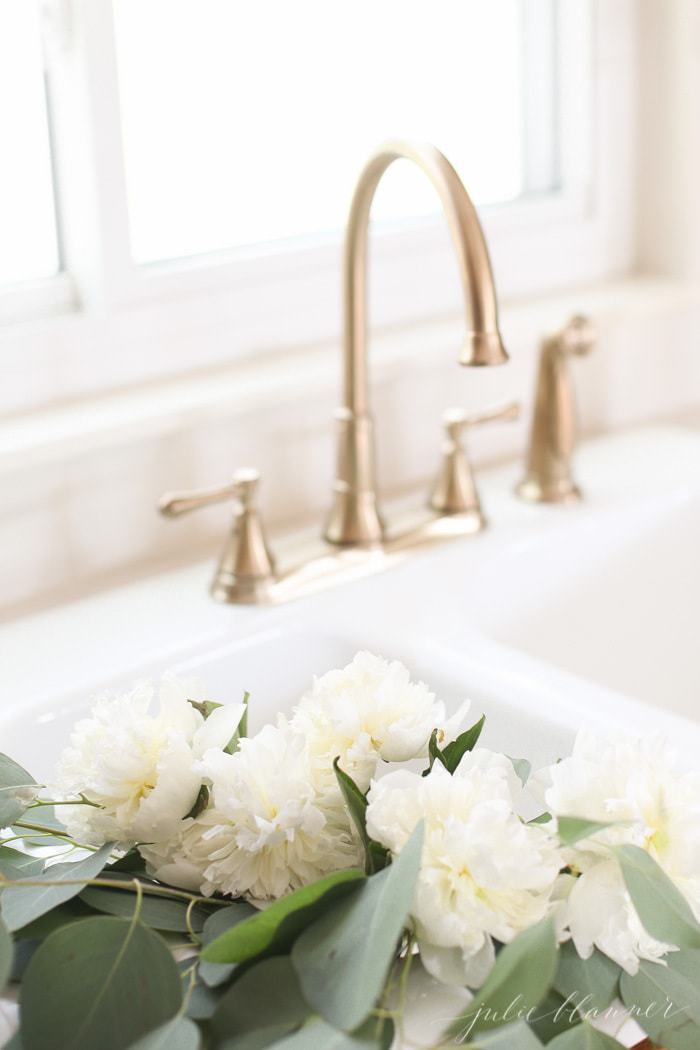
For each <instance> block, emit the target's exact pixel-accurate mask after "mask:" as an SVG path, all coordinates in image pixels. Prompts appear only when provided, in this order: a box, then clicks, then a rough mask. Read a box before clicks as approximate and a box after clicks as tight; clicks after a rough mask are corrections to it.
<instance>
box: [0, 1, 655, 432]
mask: <svg viewBox="0 0 700 1050" xmlns="http://www.w3.org/2000/svg"><path fill="white" fill-rule="evenodd" d="M38 7H39V0H0V151H1V159H2V163H1V164H0V321H4V322H5V323H3V324H2V325H1V326H0V355H1V356H2V358H3V362H5V363H6V362H8V361H9V362H10V365H9V367H7V368H6V370H5V376H4V378H5V379H6V380H7V381H5V382H4V383H3V384H0V415H1V414H2V413H7V412H10V411H12V412H16V411H20V410H21V411H27V412H28V411H32V410H36V409H39V408H41V407H43V406H45V405H47V404H49V403H54V402H57V401H61V400H67V399H69V398H75V397H81V398H89V397H91V396H94V395H97V394H98V393H104V392H106V391H111V390H114V389H115V388H124V387H128V386H135V385H137V384H139V383H142V382H145V381H149V382H152V381H154V380H158V379H162V378H167V377H170V376H173V375H183V374H187V373H191V372H193V371H195V370H202V369H206V368H212V367H220V366H223V365H226V366H228V365H230V364H231V363H232V362H233V361H235V360H238V359H245V358H248V359H251V358H253V357H255V356H256V355H258V354H259V353H261V352H264V353H270V354H271V353H278V352H284V351H285V350H288V349H290V348H300V347H306V346H308V345H310V344H312V343H327V342H329V341H331V340H333V341H335V340H337V338H338V336H339V333H340V327H341V309H340V302H339V291H340V272H339V271H340V254H341V253H340V244H341V238H342V227H343V224H344V220H345V215H346V212H347V207H348V204H349V198H350V195H351V192H352V186H353V184H354V180H355V178H356V177H357V174H358V171H359V169H360V167H361V166H362V164H363V162H364V160H365V157H366V155H367V153H368V152H369V151H370V150H371V149H372V148H373V147H374V146H375V145H376V144H378V142H380V141H381V140H382V139H384V138H386V137H391V136H395V135H401V136H406V137H418V138H423V139H427V140H430V141H432V142H434V143H435V144H436V145H437V146H438V147H440V148H441V149H443V150H444V152H445V153H446V154H447V156H448V157H449V158H450V159H451V160H452V161H453V163H454V164H455V166H456V167H457V169H458V171H459V172H460V174H461V175H462V177H463V179H464V181H465V183H466V185H467V187H468V188H469V189H470V191H471V193H472V195H473V196H474V198H475V200H476V202H477V204H479V206H480V210H481V215H482V218H483V221H484V226H485V230H486V235H487V238H488V242H489V248H490V250H491V255H492V258H493V262H494V269H495V274H496V281H497V285H498V289H499V293H500V295H501V297H502V298H504V297H508V296H514V295H518V296H523V295H529V294H532V293H534V292H541V291H542V290H545V289H546V290H549V289H554V288H556V287H564V286H571V285H573V284H576V283H582V282H587V281H591V280H598V279H600V278H601V277H604V276H607V275H609V274H611V273H620V272H623V271H624V270H625V269H626V268H627V267H628V266H629V261H630V259H631V257H632V251H633V247H631V246H632V245H633V240H634V232H633V224H634V207H635V205H634V200H633V198H632V195H631V194H630V193H629V192H628V186H629V185H630V184H631V182H632V175H631V173H632V164H633V162H634V157H633V151H634V145H633V144H634V134H633V129H634V120H635V79H634V78H635V62H636V57H635V53H634V40H635V32H634V26H635V18H636V14H635V11H636V5H631V4H609V3H605V2H604V0H528V2H527V3H523V2H522V0H431V2H430V3H428V2H427V0H333V2H332V3H331V2H329V0H294V2H291V0H41V8H42V10H43V12H44V16H45V17H44V26H43V36H44V41H43V43H44V50H45V58H44V60H43V61H45V62H46V66H47V73H46V83H47V84H48V91H46V90H45V86H44V85H45V78H44V73H43V61H42V52H41V36H42V31H41V27H40V17H39V13H38ZM47 15H48V18H47V17H46V16H47ZM47 94H48V99H49V105H48V107H47V103H46V95H47ZM47 109H48V112H49V116H50V121H49V120H48V119H47ZM49 125H50V128H49ZM49 143H51V146H52V147H53V148H52V150H51V149H50V148H49ZM52 154H53V156H52ZM53 170H55V179H54V178H53V177H52V172H53ZM54 182H55V184H56V204H55V211H56V215H57V218H55V217H54V200H53V196H54V195H53V183H54ZM373 219H375V220H377V222H376V225H377V235H376V236H375V237H374V238H373V241H372V281H373V289H372V297H371V298H372V318H371V319H372V324H373V325H377V326H382V325H406V324H413V323H417V322H420V321H423V320H426V319H430V318H437V317H449V316H452V315H456V314H457V312H458V311H459V310H460V291H459V287H458V282H457V279H456V270H455V265H454V258H453V251H452V248H451V245H450V243H449V238H448V236H447V234H446V231H445V225H444V222H443V219H442V217H441V216H440V215H439V213H438V211H437V210H436V200H435V196H434V192H433V190H432V188H431V187H430V186H429V185H428V184H427V182H426V180H425V177H424V176H423V175H422V174H421V173H420V172H417V171H414V170H413V169H412V167H411V166H410V165H407V164H406V165H404V164H401V163H399V164H397V165H395V166H392V168H391V169H390V171H389V172H388V173H387V175H386V176H385V179H384V180H382V185H381V186H380V190H379V194H378V196H377V201H376V206H375V209H374V211H373ZM57 228H58V230H59V231H60V253H59V250H58V247H57V241H58V239H59V238H58V237H57V233H56V229H57ZM59 254H60V265H59ZM59 271H60V272H59ZM35 278H44V280H43V281H42V282H39V284H37V282H36V281H35V280H34V279H35ZM17 282H25V283H24V284H18V283H17ZM29 282H31V283H29ZM27 318H30V319H32V320H33V321H35V322H38V323H35V324H33V325H28V326H22V325H19V324H16V323H15V322H16V321H20V320H26V319H27ZM61 355H63V356H61ZM41 376H43V377H48V376H51V382H50V383H49V382H48V379H47V380H46V382H42V383H37V382H36V377H41Z"/></svg>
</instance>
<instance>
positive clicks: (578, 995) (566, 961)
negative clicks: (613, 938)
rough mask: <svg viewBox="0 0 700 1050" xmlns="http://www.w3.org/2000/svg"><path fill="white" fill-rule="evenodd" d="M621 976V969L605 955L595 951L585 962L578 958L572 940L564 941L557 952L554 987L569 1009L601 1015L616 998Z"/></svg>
mask: <svg viewBox="0 0 700 1050" xmlns="http://www.w3.org/2000/svg"><path fill="white" fill-rule="evenodd" d="M621 974H622V970H621V968H620V967H619V966H618V965H617V963H614V962H613V961H612V959H609V958H608V956H607V955H603V953H602V952H599V951H598V950H597V949H596V950H595V951H594V952H593V955H591V957H590V958H589V959H582V958H581V956H580V955H579V954H578V952H577V951H576V948H575V946H574V943H573V941H568V942H567V943H566V944H564V945H562V947H561V950H560V952H559V969H558V970H557V975H556V977H555V979H554V987H555V988H556V990H557V991H558V992H559V994H560V995H562V996H563V997H564V999H566V1000H568V1001H569V1003H570V1004H571V1007H572V1008H573V1007H574V1006H580V1007H582V1008H583V1010H584V1011H585V1010H590V1009H594V1010H598V1011H600V1012H601V1013H602V1011H603V1010H606V1009H607V1008H608V1006H610V1003H611V1002H612V1001H613V999H614V998H615V997H616V995H617V990H618V984H619V982H620V976H621Z"/></svg>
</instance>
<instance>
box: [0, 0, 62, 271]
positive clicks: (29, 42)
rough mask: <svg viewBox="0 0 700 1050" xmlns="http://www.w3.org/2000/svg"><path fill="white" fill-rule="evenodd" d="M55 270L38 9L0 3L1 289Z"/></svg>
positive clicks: (22, 0)
mask: <svg viewBox="0 0 700 1050" xmlns="http://www.w3.org/2000/svg"><path fill="white" fill-rule="evenodd" d="M58 267H59V259H58V245H57V241H56V221H55V216H54V200H53V178H52V171H51V153H50V149H49V131H48V121H47V114H46V93H45V89H44V64H43V57H42V49H41V34H40V23H39V9H38V3H35V2H33V0H0V284H14V283H17V282H20V281H27V280H32V279H35V278H42V277H49V276H50V275H51V274H55V273H56V272H57V270H58Z"/></svg>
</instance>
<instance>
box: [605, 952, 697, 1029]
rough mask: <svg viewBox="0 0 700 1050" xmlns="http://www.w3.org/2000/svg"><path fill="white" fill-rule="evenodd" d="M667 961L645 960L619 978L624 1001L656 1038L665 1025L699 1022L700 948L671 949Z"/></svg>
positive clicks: (666, 1026) (674, 1026)
mask: <svg viewBox="0 0 700 1050" xmlns="http://www.w3.org/2000/svg"><path fill="white" fill-rule="evenodd" d="M666 963H667V965H663V964H659V963H652V962H646V961H645V960H642V961H641V962H640V964H639V970H638V971H637V973H636V974H635V975H634V976H632V975H630V974H628V973H625V974H623V975H622V980H621V981H620V994H621V996H622V1001H623V1003H624V1004H625V1006H626V1007H627V1008H628V1009H629V1010H631V1011H633V1012H634V1018H635V1020H636V1021H637V1023H638V1024H640V1025H641V1026H642V1028H643V1029H644V1031H645V1032H646V1033H647V1035H649V1036H651V1038H652V1039H655V1040H660V1037H661V1034H662V1032H663V1031H664V1029H667V1030H669V1031H670V1030H672V1029H674V1028H678V1027H680V1026H684V1025H685V1024H686V1023H687V1022H688V1021H691V1022H692V1023H693V1024H695V1025H696V1026H697V1025H700V951H698V950H697V949H695V950H692V949H690V950H686V951H681V952H671V953H670V954H669V955H668V956H667V957H666ZM698 1046H700V1042H699V1043H698Z"/></svg>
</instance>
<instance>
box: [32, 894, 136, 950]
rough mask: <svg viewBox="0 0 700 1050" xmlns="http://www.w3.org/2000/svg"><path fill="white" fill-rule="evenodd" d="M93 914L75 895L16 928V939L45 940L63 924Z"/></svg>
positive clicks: (65, 924)
mask: <svg viewBox="0 0 700 1050" xmlns="http://www.w3.org/2000/svg"><path fill="white" fill-rule="evenodd" d="M132 910H133V909H132ZM93 914H94V913H93V912H92V911H91V910H90V908H88V906H87V904H83V903H82V901H81V900H80V899H79V898H77V897H73V898H72V899H71V900H69V901H65V902H64V903H63V904H59V905H58V907H56V908H52V910H51V911H47V912H46V913H45V914H44V915H40V916H39V918H38V919H34V921H33V922H30V923H28V924H27V925H26V926H23V927H22V929H21V930H16V931H15V940H16V941H43V940H45V939H46V938H47V937H48V935H49V934H50V933H53V931H54V930H58V929H60V927H61V926H67V925H68V923H69V922H78V921H79V920H80V919H86V918H88V916H90V915H93Z"/></svg>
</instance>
